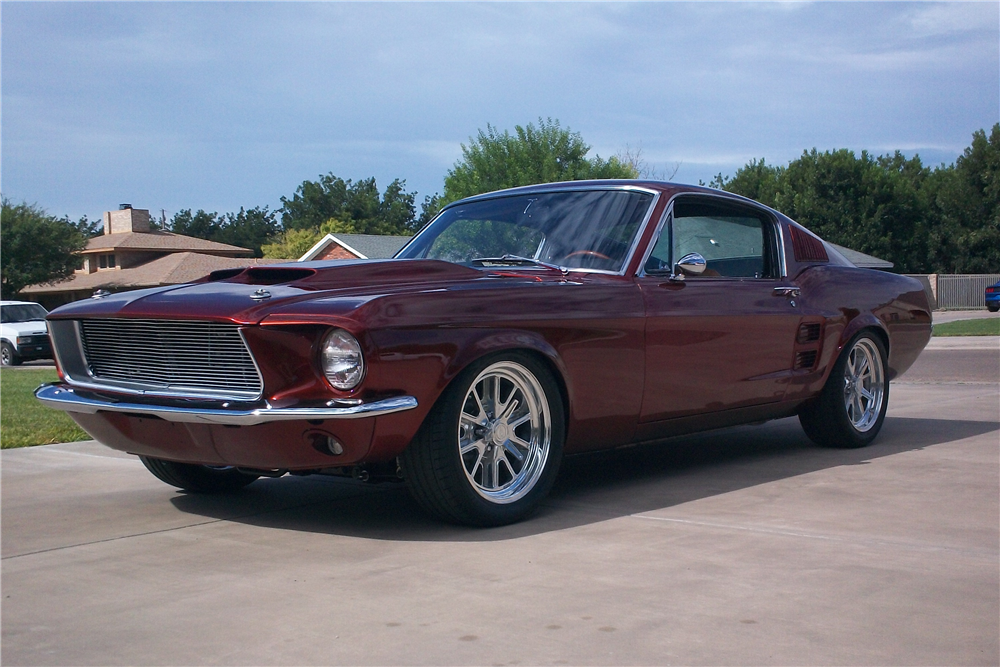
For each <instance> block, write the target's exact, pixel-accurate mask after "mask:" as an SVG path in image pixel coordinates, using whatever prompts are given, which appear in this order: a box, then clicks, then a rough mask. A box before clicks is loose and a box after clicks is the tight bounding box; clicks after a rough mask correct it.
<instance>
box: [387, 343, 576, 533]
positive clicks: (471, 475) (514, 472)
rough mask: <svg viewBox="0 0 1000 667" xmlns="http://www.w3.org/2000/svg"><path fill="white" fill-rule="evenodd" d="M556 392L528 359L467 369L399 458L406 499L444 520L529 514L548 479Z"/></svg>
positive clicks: (559, 410) (517, 356)
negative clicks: (406, 494) (409, 498)
mask: <svg viewBox="0 0 1000 667" xmlns="http://www.w3.org/2000/svg"><path fill="white" fill-rule="evenodd" d="M565 429H566V426H565V419H564V412H563V402H562V395H561V393H560V390H559V386H558V385H557V384H556V382H555V380H554V378H553V376H552V372H551V371H550V370H549V369H548V368H547V367H546V365H545V364H544V363H542V362H541V361H540V360H539V359H538V358H536V357H534V356H532V355H531V354H528V353H525V352H520V351H511V352H505V353H499V354H495V355H492V356H490V357H486V358H484V359H481V360H479V361H478V362H476V363H473V364H471V365H470V366H469V367H468V368H466V369H465V371H463V372H462V373H461V374H459V375H458V377H456V378H455V379H454V380H453V381H452V383H451V384H450V385H449V386H448V388H447V389H446V390H445V391H444V393H442V395H441V397H440V398H439V399H438V401H437V403H435V405H434V408H433V409H432V410H431V412H430V414H428V416H427V419H426V420H425V421H424V425H423V426H422V427H421V429H420V431H419V432H418V433H417V436H416V437H415V438H414V439H413V441H412V442H411V443H410V445H409V447H407V448H406V450H405V451H404V452H403V454H402V455H401V456H400V457H399V461H400V465H401V467H402V470H403V476H404V478H405V480H406V484H407V486H408V488H409V489H410V492H411V493H412V495H413V497H414V498H415V499H416V500H417V502H418V503H420V505H421V506H423V508H424V509H426V510H428V511H429V512H431V513H433V514H435V515H437V516H438V517H441V518H443V519H446V520H449V521H454V522H456V523H464V524H470V525H477V526H500V525H504V524H508V523H513V522H514V521H518V520H520V519H522V518H524V517H525V516H527V515H528V514H529V513H531V512H532V511H533V510H534V509H535V508H536V507H537V506H538V504H539V503H540V502H541V500H542V498H544V497H545V495H546V494H548V492H549V489H551V488H552V484H553V482H554V481H555V477H556V474H557V472H558V469H559V462H560V459H561V458H562V446H563V440H564V439H565Z"/></svg>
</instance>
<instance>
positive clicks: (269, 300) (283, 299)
mask: <svg viewBox="0 0 1000 667" xmlns="http://www.w3.org/2000/svg"><path fill="white" fill-rule="evenodd" d="M483 276H484V273H483V272H482V271H479V270H476V269H472V268H468V267H464V266H460V265H457V264H450V263H448V262H441V261H438V260H384V261H372V260H367V261H365V260H362V261H350V262H303V263H295V264H280V265H271V266H266V267H259V266H258V267H249V268H246V269H237V270H227V271H217V272H215V273H213V274H211V275H210V276H206V277H205V278H203V279H202V280H201V281H198V282H196V283H189V284H185V285H172V286H167V287H158V288H153V289H146V290H136V291H132V292H122V293H119V294H112V295H108V296H105V297H103V298H90V299H83V300H81V301H76V302H74V303H71V304H67V305H65V306H62V307H61V308H57V309H56V310H54V311H52V312H51V313H50V314H49V319H53V320H58V319H79V318H82V317H127V318H148V319H187V320H223V321H229V322H233V323H236V324H257V323H259V322H260V321H261V320H263V319H264V318H265V317H267V316H268V315H270V314H271V313H273V312H275V311H278V310H284V311H287V308H288V306H290V305H293V304H295V303H297V302H299V301H305V300H312V299H333V298H335V297H336V298H337V299H336V300H338V301H340V300H342V301H343V304H344V305H348V306H350V307H357V306H358V305H361V304H363V303H365V302H367V301H368V300H370V299H372V298H374V297H376V296H378V295H380V294H384V293H387V292H399V291H406V290H424V289H434V288H436V287H440V286H441V285H442V284H454V283H456V282H463V281H471V280H476V279H479V278H482V277H483Z"/></svg>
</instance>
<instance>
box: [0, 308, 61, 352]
mask: <svg viewBox="0 0 1000 667" xmlns="http://www.w3.org/2000/svg"><path fill="white" fill-rule="evenodd" d="M48 314H49V313H48V311H47V310H45V309H44V308H42V307H41V306H40V305H38V304H37V303H33V302H31V301H0V338H2V339H3V340H2V341H0V364H3V365H4V366H17V365H18V364H20V363H21V362H22V361H31V360H32V359H51V358H52V343H51V342H50V341H49V330H48V327H47V326H46V324H45V316H46V315H48Z"/></svg>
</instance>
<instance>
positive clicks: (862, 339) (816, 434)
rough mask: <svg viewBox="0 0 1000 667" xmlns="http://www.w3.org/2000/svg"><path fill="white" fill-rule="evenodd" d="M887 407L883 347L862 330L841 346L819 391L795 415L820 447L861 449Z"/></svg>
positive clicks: (875, 432)
mask: <svg viewBox="0 0 1000 667" xmlns="http://www.w3.org/2000/svg"><path fill="white" fill-rule="evenodd" d="M888 404H889V380H888V377H887V375H886V352H885V345H884V344H883V343H882V341H881V340H880V339H879V338H878V337H877V336H876V335H874V334H872V333H871V332H869V331H862V332H861V333H859V334H857V335H856V336H854V338H852V339H851V341H850V342H849V343H848V344H847V345H846V346H845V347H844V351H843V352H842V353H841V355H840V358H839V359H837V362H836V363H835V364H834V366H833V370H832V371H831V372H830V377H829V379H827V381H826V385H825V386H824V387H823V391H822V393H821V394H820V396H819V398H817V399H816V400H815V401H814V402H813V403H812V404H810V405H807V406H806V407H804V408H803V409H802V411H801V412H800V413H799V421H800V422H801V423H802V428H803V429H804V430H805V432H806V435H808V436H809V439H810V440H812V441H813V442H815V443H816V444H819V445H822V446H824V447H840V448H854V447H864V446H866V445H868V444H870V443H871V442H872V440H874V439H875V436H876V435H878V432H879V430H880V429H881V428H882V422H883V421H884V420H885V411H886V407H887V406H888Z"/></svg>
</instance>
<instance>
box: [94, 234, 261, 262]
mask: <svg viewBox="0 0 1000 667" xmlns="http://www.w3.org/2000/svg"><path fill="white" fill-rule="evenodd" d="M117 249H123V250H125V249H127V250H137V251H138V250H151V251H156V252H185V251H187V252H201V253H209V254H215V255H236V256H238V255H251V254H253V250H250V249H249V248H241V247H239V246H235V245H229V244H228V243H217V242H216V241H206V240H205V239H199V238H195V237H193V236H184V235H183V234H173V233H171V232H163V231H154V232H120V233H118V234H102V235H101V236H95V237H94V238H92V239H90V240H89V241H88V242H87V248H86V250H84V251H83V253H84V254H88V253H94V252H100V251H112V250H117Z"/></svg>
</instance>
